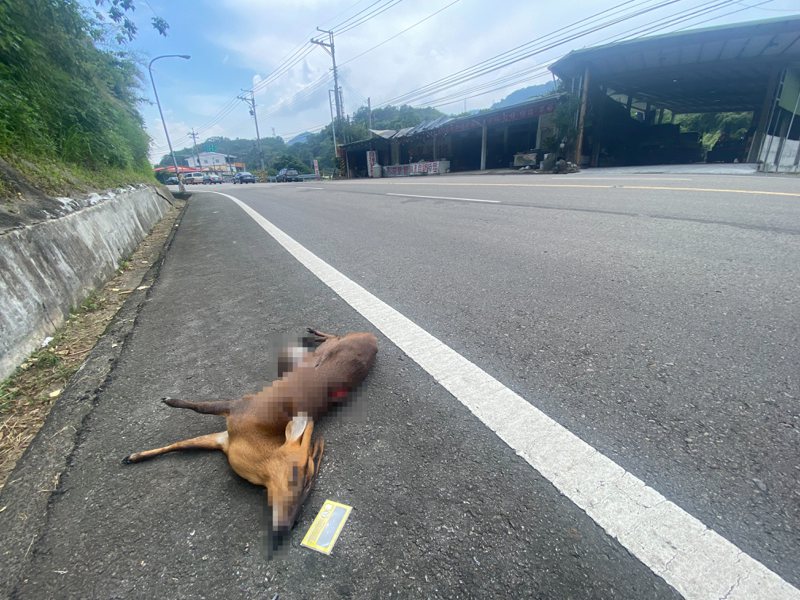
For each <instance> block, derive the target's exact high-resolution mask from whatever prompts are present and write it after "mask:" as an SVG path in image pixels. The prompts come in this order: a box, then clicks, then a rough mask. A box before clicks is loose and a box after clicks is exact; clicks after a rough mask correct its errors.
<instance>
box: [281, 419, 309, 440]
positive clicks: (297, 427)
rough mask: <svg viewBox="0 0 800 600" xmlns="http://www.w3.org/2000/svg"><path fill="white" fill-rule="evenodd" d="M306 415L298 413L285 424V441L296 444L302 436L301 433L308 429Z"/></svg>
mask: <svg viewBox="0 0 800 600" xmlns="http://www.w3.org/2000/svg"><path fill="white" fill-rule="evenodd" d="M308 421H309V419H308V415H307V414H306V413H299V414H297V415H295V416H294V418H293V419H292V420H291V421H289V422H288V423H287V424H286V441H287V442H296V441H297V440H299V439H300V436H302V435H303V432H304V431H305V430H306V427H308Z"/></svg>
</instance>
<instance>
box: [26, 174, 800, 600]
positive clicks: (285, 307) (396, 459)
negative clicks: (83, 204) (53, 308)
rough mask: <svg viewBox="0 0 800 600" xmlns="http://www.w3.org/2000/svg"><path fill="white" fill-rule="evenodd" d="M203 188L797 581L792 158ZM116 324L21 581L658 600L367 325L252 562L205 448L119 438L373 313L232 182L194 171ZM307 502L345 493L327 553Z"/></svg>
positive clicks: (648, 577)
mask: <svg viewBox="0 0 800 600" xmlns="http://www.w3.org/2000/svg"><path fill="white" fill-rule="evenodd" d="M203 190H205V188H203ZM193 191H200V190H198V189H195V190H193ZM214 191H222V192H225V193H228V194H232V195H235V196H236V197H237V198H239V199H241V200H243V201H244V202H246V203H247V204H248V205H249V206H251V207H252V208H254V209H255V210H257V211H258V212H259V213H261V214H262V215H264V216H265V217H266V218H267V219H269V220H270V221H271V222H272V223H274V224H275V225H276V226H277V227H279V228H280V229H282V230H283V231H284V232H286V233H287V234H289V235H290V236H292V237H293V238H294V239H295V240H297V241H298V242H300V243H301V244H302V245H304V246H305V247H306V248H308V249H309V250H311V251H312V252H314V253H315V254H316V255H317V256H319V257H320V258H322V259H323V260H325V261H327V262H328V263H329V264H331V265H332V266H334V267H335V268H336V269H338V270H339V271H341V272H342V273H343V274H344V275H346V276H347V277H349V278H350V279H352V280H353V281H355V282H357V283H358V284H360V285H362V286H363V287H364V288H366V289H367V290H368V291H370V292H372V293H373V294H375V295H376V296H377V297H378V298H380V299H381V300H383V301H384V302H386V303H388V304H389V305H391V306H392V307H394V308H395V309H397V310H398V311H400V312H401V313H402V314H404V315H405V316H407V317H408V318H409V319H411V320H412V321H414V322H415V323H416V324H417V325H419V326H420V327H422V328H423V329H425V330H426V331H428V332H430V333H431V334H433V335H434V336H436V337H437V338H439V339H440V340H442V341H444V342H445V343H446V344H448V345H449V346H450V347H451V348H453V349H454V350H456V351H457V352H459V353H460V354H462V355H463V356H464V357H466V358H468V359H469V360H470V361H472V362H473V363H475V364H476V365H479V366H480V367H481V368H482V369H484V370H485V371H486V372H487V373H489V374H490V375H492V376H494V377H495V378H496V379H497V380H499V381H500V382H502V383H503V384H504V385H505V386H507V387H508V388H510V389H512V390H513V391H515V392H517V393H519V394H520V395H521V396H522V397H524V398H525V399H526V400H527V401H529V402H530V403H532V404H533V405H535V406H536V407H538V408H539V409H541V410H542V411H543V412H544V413H546V414H547V415H549V416H550V417H552V418H553V419H554V420H555V421H557V422H558V423H560V424H561V425H563V426H564V427H566V428H567V429H569V430H570V431H572V432H573V433H575V434H577V435H578V436H579V437H581V438H582V439H583V440H584V441H586V442H587V443H589V444H591V445H592V446H593V447H594V448H596V449H597V450H599V451H600V452H602V453H603V454H605V455H606V456H608V457H609V458H611V459H612V460H614V461H615V462H616V463H618V464H619V465H621V466H622V467H624V468H625V469H627V470H628V471H630V472H631V473H633V474H634V475H636V476H637V477H639V478H640V479H641V480H643V481H644V482H645V483H646V484H647V485H649V486H651V487H652V488H654V489H655V490H657V491H658V492H660V493H661V494H663V495H664V496H665V497H666V498H668V499H669V500H670V501H672V502H674V503H675V504H677V505H678V506H680V507H681V508H683V509H684V510H686V511H688V512H689V513H690V514H691V515H693V516H695V517H697V518H698V519H700V521H702V522H703V523H705V524H706V525H707V526H709V527H711V528H713V529H714V530H715V531H717V532H718V533H720V534H721V535H723V536H724V537H725V538H727V539H728V540H730V541H731V542H733V543H734V544H735V545H736V546H738V547H739V548H740V549H742V550H743V551H744V552H746V553H747V554H749V555H750V556H751V557H753V558H754V559H755V560H757V561H760V562H761V563H763V564H764V565H765V566H766V567H768V568H769V569H771V570H773V571H774V572H776V573H777V574H779V575H780V576H781V577H782V578H784V579H785V580H786V581H788V582H789V583H791V584H793V585H795V586H798V585H800V575H799V574H800V459H799V458H798V457H800V452H799V450H800V410H799V409H798V398H799V397H800V384H799V383H798V377H799V376H800V369H798V364H800V345H799V344H798V337H800V319H798V317H799V316H800V309H799V308H798V291H800V273H799V272H798V268H797V265H798V264H800V243H799V242H800V237H799V236H800V185H798V182H797V180H796V179H791V178H766V177H725V178H722V177H712V176H669V175H656V176H644V175H640V176H625V177H623V176H619V177H602V176H601V175H595V174H592V173H587V174H581V175H577V176H561V177H547V176H505V177H489V176H471V177H446V178H445V177H442V178H426V179H424V180H391V181H385V180H380V181H358V182H341V183H339V182H336V183H333V182H322V183H320V184H316V183H314V184H308V183H304V184H270V185H267V184H258V185H254V186H238V185H237V186H233V185H226V186H218V187H215V188H214ZM432 197H435V198H432ZM456 198H457V199H456ZM482 201H484V202H482ZM485 201H490V202H491V203H489V202H485ZM135 318H136V323H135V327H134V328H133V332H132V334H131V335H130V336H128V338H127V339H126V340H125V344H124V347H123V349H122V353H121V356H120V357H119V359H118V360H117V362H116V364H115V365H114V368H113V370H112V373H111V376H110V377H109V378H108V380H107V381H106V382H105V384H104V385H103V387H102V389H101V390H100V391H99V392H98V394H97V396H96V397H95V398H94V400H93V402H94V407H93V409H92V410H91V412H90V413H89V414H88V416H87V417H86V418H85V419H84V420H83V421H82V423H81V429H80V434H79V436H78V442H79V443H78V445H77V447H76V448H75V450H74V452H73V453H72V455H71V457H70V464H69V467H68V469H67V471H66V472H65V473H64V474H63V476H62V477H61V480H60V483H59V485H58V488H57V490H56V493H55V494H53V496H52V498H51V500H50V503H49V507H48V510H47V515H46V519H47V521H46V527H45V528H44V529H43V531H44V533H43V535H42V536H41V537H39V538H37V539H36V540H35V541H33V543H32V545H31V547H30V548H29V552H27V553H26V557H25V564H24V565H23V568H22V570H21V577H20V578H19V579H18V580H17V582H16V584H15V588H14V595H16V596H17V597H20V598H41V597H60V598H67V597H75V598H78V597H104V598H105V597H145V596H149V597H174V598H177V597H208V598H213V597H222V596H224V597H254V596H256V595H258V596H261V597H272V596H271V594H273V593H279V594H280V598H282V599H285V598H313V597H321V598H326V597H359V598H362V597H363V598H377V597H381V598H386V597H390V595H391V597H462V598H471V597H481V598H485V597H538V598H670V597H677V593H676V592H675V590H673V589H672V588H670V586H669V585H667V584H666V583H665V582H664V581H663V580H662V579H661V578H659V577H658V576H656V575H654V574H653V573H652V572H651V571H650V570H649V569H648V567H646V566H645V565H644V564H642V563H641V562H640V561H639V560H638V559H637V558H636V556H634V555H632V554H631V553H629V552H628V551H627V550H626V549H625V548H624V547H622V546H621V545H620V544H619V543H618V542H617V541H616V540H615V539H614V538H613V537H611V536H609V535H608V534H607V533H606V532H605V531H604V530H603V529H602V528H601V527H599V526H598V525H597V524H596V523H595V522H594V521H592V519H591V518H589V517H588V516H587V515H586V514H585V513H584V512H582V511H581V510H580V509H578V508H577V507H576V506H575V505H573V504H572V503H571V502H570V501H569V500H568V499H566V498H565V497H564V496H562V495H561V494H559V492H558V491H557V490H556V489H555V488H554V487H553V485H552V484H551V483H550V482H549V481H547V480H546V479H544V478H543V477H541V476H540V475H539V474H538V473H537V472H536V471H535V470H533V469H531V467H530V466H529V465H528V464H527V463H526V462H525V461H523V460H522V459H521V458H520V457H518V456H516V455H515V453H514V451H513V450H511V449H510V448H509V447H508V446H506V445H505V444H503V443H502V442H501V441H500V440H499V439H498V438H497V437H496V436H495V434H494V433H493V432H492V431H490V430H489V429H488V428H487V427H486V426H485V425H484V424H483V423H482V422H481V421H480V420H479V419H477V418H476V417H474V416H473V415H472V414H471V413H470V412H469V411H468V410H466V409H465V408H464V407H463V406H462V405H461V404H459V403H458V402H457V401H456V400H455V399H454V398H453V397H452V396H451V395H450V394H449V393H448V392H447V391H445V390H444V389H443V388H442V387H441V386H439V385H438V384H437V383H436V382H435V381H434V380H433V379H432V378H431V377H430V376H429V375H428V374H427V373H426V372H425V371H423V370H422V369H421V368H419V367H418V366H417V365H416V364H415V363H414V362H412V361H410V360H409V359H408V357H406V356H405V355H404V354H403V353H402V352H401V351H400V350H399V349H398V348H397V347H396V346H394V345H393V344H392V343H391V342H390V341H389V340H387V339H386V338H385V337H383V336H379V340H380V350H379V357H378V362H377V364H376V367H375V370H374V372H373V373H372V374H371V375H370V377H369V378H368V380H367V382H366V385H365V386H364V388H363V389H362V391H361V393H360V395H359V397H358V398H357V399H356V400H355V402H354V403H353V409H352V410H350V411H344V412H342V413H341V414H336V415H333V416H331V417H330V418H329V419H327V420H326V421H324V422H323V423H322V424H321V425H320V432H321V433H322V434H323V435H324V436H325V438H326V442H327V447H326V454H325V458H324V465H323V469H322V473H321V475H320V478H319V481H318V484H317V488H316V490H315V491H314V493H313V494H312V496H311V498H310V499H309V501H308V503H307V505H306V510H305V511H304V513H303V516H302V518H301V521H300V523H299V524H298V527H297V530H295V532H294V535H293V536H292V539H291V543H290V544H289V545H288V547H287V548H286V549H285V551H284V553H283V554H281V555H279V556H278V557H276V558H275V559H273V560H272V561H270V562H266V561H265V560H264V558H263V556H262V553H261V546H260V544H261V541H260V530H261V523H262V506H263V493H262V492H261V491H260V490H258V489H256V488H253V487H252V486H250V485H249V484H247V483H245V482H242V481H241V480H239V479H237V478H236V477H235V475H233V474H232V473H231V472H230V471H229V469H228V467H227V465H226V463H225V459H224V456H222V455H221V454H219V455H217V454H187V455H170V456H166V457H162V458H160V459H157V460H154V461H152V462H150V463H143V464H141V465H135V466H129V467H124V466H123V465H121V464H119V459H120V458H121V457H122V456H124V455H126V454H127V453H129V452H130V451H132V450H139V449H144V448H148V447H153V446H158V445H162V444H163V443H166V442H169V441H172V440H174V439H178V438H183V437H188V436H190V435H197V434H201V433H208V432H211V431H215V430H218V429H219V428H220V427H219V423H218V422H217V421H216V420H215V418H214V417H207V416H206V417H204V416H200V415H196V414H193V413H187V412H186V411H175V410H170V409H167V408H166V407H164V406H163V405H161V404H160V403H159V402H158V399H159V398H160V397H162V396H165V395H169V396H174V397H192V398H200V399H211V398H218V397H231V396H235V395H239V394H243V393H247V392H250V391H253V390H254V389H256V388H258V387H260V386H261V385H263V384H264V383H265V382H266V381H268V379H269V373H271V372H272V368H271V367H270V364H271V358H272V357H271V356H270V343H271V339H272V338H271V336H273V335H274V334H276V333H284V332H290V331H299V330H301V329H302V328H303V327H305V326H308V325H313V326H316V327H318V328H320V329H323V330H326V329H327V330H333V331H337V332H338V331H346V330H364V329H368V330H374V328H373V327H372V325H371V324H370V323H369V322H367V321H366V320H365V319H363V318H362V317H361V316H360V315H359V314H358V313H357V312H356V311H355V310H353V308H351V307H350V306H349V305H347V304H346V303H345V302H344V301H343V300H342V299H340V298H339V297H338V296H336V295H335V294H334V293H333V292H332V291H331V290H330V289H329V288H328V287H326V286H325V285H323V284H322V283H321V282H320V281H319V280H318V279H317V278H316V277H315V276H314V275H312V274H311V273H310V272H309V271H308V270H306V269H305V268H304V267H302V266H301V265H300V264H299V263H298V262H297V261H296V260H295V259H294V258H292V257H291V256H289V255H288V253H286V251H285V250H283V248H281V247H280V246H279V245H278V244H277V243H276V242H275V241H274V240H273V239H272V238H270V237H269V236H268V235H266V233H265V232H264V231H263V230H262V229H260V228H259V227H258V226H257V225H256V224H255V223H254V221H253V220H252V219H251V218H250V217H248V216H247V215H246V214H245V213H244V212H243V211H242V210H241V209H240V208H239V207H238V206H236V205H235V204H234V203H233V202H231V201H230V200H229V199H227V198H225V197H224V196H221V195H218V194H211V193H208V194H207V193H203V192H201V193H197V194H196V195H195V196H194V197H193V198H192V200H191V201H190V204H189V207H188V209H187V211H186V214H185V216H184V218H183V221H182V222H181V225H180V227H179V229H178V230H177V233H176V236H175V239H174V241H173V243H172V246H171V248H170V250H169V253H168V255H167V258H166V261H165V263H164V265H163V267H162V268H161V271H160V273H159V275H158V279H157V280H156V281H155V284H154V286H153V287H152V288H151V289H150V291H149V295H148V298H147V301H146V302H145V303H144V304H143V306H142V307H141V310H140V311H139V312H138V314H137V315H136V317H135ZM326 498H331V499H334V500H338V501H341V502H345V503H347V504H350V505H352V506H354V513H353V516H352V517H351V519H350V521H349V522H348V524H347V525H346V527H345V530H344V532H343V534H342V537H341V539H340V541H339V542H338V544H337V546H336V548H335V550H334V554H333V555H332V556H331V557H325V556H322V555H318V554H315V553H312V552H310V551H308V550H306V549H304V548H302V547H300V545H299V542H300V539H301V537H302V533H303V532H304V531H305V530H306V529H307V528H308V525H309V524H310V522H311V520H312V519H313V516H314V514H316V511H317V510H319V507H320V506H321V504H322V502H323V501H324V500H325V499H326Z"/></svg>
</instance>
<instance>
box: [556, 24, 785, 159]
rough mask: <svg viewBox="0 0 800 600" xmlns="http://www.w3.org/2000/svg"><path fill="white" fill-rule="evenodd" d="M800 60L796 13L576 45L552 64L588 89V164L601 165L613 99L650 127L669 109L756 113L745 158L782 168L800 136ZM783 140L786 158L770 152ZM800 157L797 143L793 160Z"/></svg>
mask: <svg viewBox="0 0 800 600" xmlns="http://www.w3.org/2000/svg"><path fill="white" fill-rule="evenodd" d="M799 66H800V16H795V17H788V18H787V17H783V18H778V19H769V20H763V21H751V22H747V23H740V24H735V25H725V26H719V27H710V28H705V29H697V30H690V31H684V32H677V33H670V34H666V35H659V36H653V37H648V38H642V39H636V40H630V41H625V42H618V43H613V44H608V45H605V46H598V47H595V48H586V49H582V50H576V51H574V52H570V53H569V54H567V55H566V56H565V57H563V58H561V59H560V60H558V61H556V62H555V63H554V64H553V65H551V67H550V69H551V70H552V71H553V73H555V74H556V75H557V76H558V77H559V78H561V79H562V80H564V81H566V82H567V84H568V87H571V88H572V89H573V90H575V91H578V90H580V92H581V107H580V115H579V125H580V129H581V134H585V133H587V131H585V130H584V127H585V125H586V124H587V123H592V124H593V126H594V127H593V131H592V136H591V137H592V139H591V140H589V139H584V135H581V136H579V142H578V146H579V148H578V157H579V158H582V159H583V162H586V161H587V159H588V161H589V162H590V163H592V164H597V161H598V158H599V155H600V149H601V148H602V146H603V140H602V135H600V134H601V130H602V127H598V119H599V118H601V115H600V113H601V112H602V110H601V109H602V105H603V103H605V102H606V99H607V98H611V99H613V100H616V101H617V102H618V103H620V104H622V105H623V106H626V107H627V109H628V111H629V113H630V109H631V108H635V109H639V110H640V111H642V112H643V114H644V115H645V118H644V120H645V121H646V122H648V123H649V124H651V125H655V124H656V121H659V120H660V115H663V111H664V110H665V109H666V110H669V111H671V112H672V113H674V114H680V113H706V112H729V111H748V112H749V111H752V112H753V122H752V127H751V132H750V133H751V135H750V136H749V139H748V140H747V142H748V146H749V147H748V148H747V151H746V159H747V160H749V161H756V160H760V161H762V162H765V163H767V166H768V164H769V163H770V161H772V162H773V163H774V166H779V164H782V163H784V162H785V159H786V154H787V151H788V150H790V148H789V146H792V147H794V145H793V144H787V143H786V142H787V141H795V142H796V141H797V140H798V135H797V133H798V132H797V131H796V130H797V129H798V128H800V124H798V125H796V124H795V123H796V121H795V120H794V119H793V117H794V115H795V114H796V113H797V110H796V107H795V106H794V105H795V104H796V102H797V95H798V87H797V86H795V85H794V84H793V82H794V80H795V75H794V73H795V72H796V70H797V69H798V67H799ZM786 107H788V108H786ZM793 109H794V110H793ZM587 111H588V114H587ZM593 111H594V112H593ZM797 121H800V119H798V120H797ZM587 137H588V136H587ZM773 137H774V138H776V139H775V140H772V139H770V138H773ZM781 139H782V140H783V142H781V141H780V140H781ZM778 145H780V146H782V148H783V151H784V152H783V154H784V157H783V158H781V157H779V156H778V157H776V156H775V155H774V154H772V155H770V156H767V155H768V154H769V152H768V151H767V150H766V149H767V147H768V146H773V147H775V148H777V146H778ZM582 150H588V151H589V153H588V154H581V151H582ZM796 156H797V152H796V149H795V152H794V154H793V155H792V157H791V158H792V160H793V159H794V158H796ZM776 158H777V160H778V162H777V163H775V160H776ZM795 164H796V163H795Z"/></svg>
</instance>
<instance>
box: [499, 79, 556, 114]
mask: <svg viewBox="0 0 800 600" xmlns="http://www.w3.org/2000/svg"><path fill="white" fill-rule="evenodd" d="M555 89H556V86H555V83H553V82H552V81H548V82H547V83H543V84H541V85H531V86H528V87H524V88H521V89H519V90H514V91H513V92H511V93H510V94H509V95H508V96H506V97H505V98H503V99H502V100H500V102H495V103H494V104H492V106H491V108H505V107H506V106H511V105H513V104H519V103H520V102H525V101H526V100H530V99H531V98H536V97H537V96H546V95H547V94H552V93H553V92H554V91H555Z"/></svg>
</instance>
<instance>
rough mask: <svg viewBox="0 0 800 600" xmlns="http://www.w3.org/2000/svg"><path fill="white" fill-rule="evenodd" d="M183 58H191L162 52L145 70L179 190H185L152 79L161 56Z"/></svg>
mask: <svg viewBox="0 0 800 600" xmlns="http://www.w3.org/2000/svg"><path fill="white" fill-rule="evenodd" d="M173 57H174V58H183V59H186V60H188V59H189V58H191V56H189V55H188V54H162V55H161V56H156V57H155V58H154V59H153V60H151V61H150V64H149V65H147V71H148V72H149V73H150V83H152V84H153V94H154V95H155V97H156V104H157V105H158V114H159V115H161V124H162V125H163V126H164V135H165V136H167V145H168V146H169V153H170V155H171V156H172V166H173V167H175V177H177V178H178V189H179V190H180V191H181V192H185V191H186V188H185V187H183V180H182V179H181V178H180V176H179V175H178V161H177V160H175V151H174V150H173V149H172V142H171V141H170V140H169V132H168V131H167V122H166V121H165V120H164V112H163V111H162V110H161V102H160V101H159V99H158V91H157V90H156V82H155V80H154V79H153V63H154V62H156V61H157V60H159V59H161V58H173Z"/></svg>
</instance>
